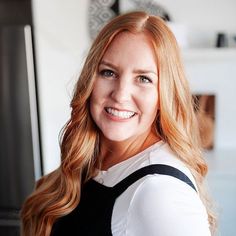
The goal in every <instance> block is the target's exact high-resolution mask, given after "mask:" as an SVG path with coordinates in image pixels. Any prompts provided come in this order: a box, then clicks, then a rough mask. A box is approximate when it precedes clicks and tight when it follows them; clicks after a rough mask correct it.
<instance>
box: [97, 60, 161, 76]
mask: <svg viewBox="0 0 236 236" xmlns="http://www.w3.org/2000/svg"><path fill="white" fill-rule="evenodd" d="M100 65H105V66H109V67H111V68H114V69H115V70H118V69H119V68H118V67H117V66H115V65H113V64H112V63H110V62H106V61H101V63H100V64H99V66H100ZM133 72H134V73H135V74H148V73H152V74H154V75H156V76H157V73H156V72H154V71H152V70H144V69H137V70H134V71H133Z"/></svg>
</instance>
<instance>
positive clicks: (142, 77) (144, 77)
mask: <svg viewBox="0 0 236 236" xmlns="http://www.w3.org/2000/svg"><path fill="white" fill-rule="evenodd" d="M138 79H139V82H140V83H144V84H147V83H152V80H151V79H150V78H148V77H147V76H144V75H140V76H139V78H138Z"/></svg>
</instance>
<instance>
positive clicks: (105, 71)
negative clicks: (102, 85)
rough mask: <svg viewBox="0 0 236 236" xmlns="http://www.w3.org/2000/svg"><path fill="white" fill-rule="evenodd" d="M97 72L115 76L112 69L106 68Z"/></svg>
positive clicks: (102, 74)
mask: <svg viewBox="0 0 236 236" xmlns="http://www.w3.org/2000/svg"><path fill="white" fill-rule="evenodd" d="M99 74H100V75H101V76H103V77H115V76H116V75H115V73H114V72H113V71H112V70H108V69H105V70H101V71H100V72H99Z"/></svg>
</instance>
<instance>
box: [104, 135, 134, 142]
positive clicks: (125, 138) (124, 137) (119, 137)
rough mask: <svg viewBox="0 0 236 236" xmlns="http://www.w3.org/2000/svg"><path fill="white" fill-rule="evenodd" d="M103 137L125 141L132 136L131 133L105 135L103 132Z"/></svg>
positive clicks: (115, 140)
mask: <svg viewBox="0 0 236 236" xmlns="http://www.w3.org/2000/svg"><path fill="white" fill-rule="evenodd" d="M103 135H104V137H105V138H106V139H108V140H110V141H114V142H122V141H125V140H127V139H130V138H131V137H132V135H127V134H125V135H124V134H120V135H119V134H116V135H114V134H110V135H106V134H103Z"/></svg>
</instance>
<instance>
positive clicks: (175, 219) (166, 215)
mask: <svg viewBox="0 0 236 236" xmlns="http://www.w3.org/2000/svg"><path fill="white" fill-rule="evenodd" d="M193 229H194V230H193ZM127 230H131V231H136V232H135V233H134V235H137V236H138V235H144V234H146V235H150V236H151V235H166V236H174V235H175V236H180V235H181V236H185V235H202V236H206V235H210V232H209V226H208V220H207V213H206V210H205V207H204V205H203V204H202V202H201V200H200V198H199V196H198V194H197V193H196V192H195V191H194V190H193V189H192V188H191V187H190V186H188V185H187V184H186V183H184V182H182V181H180V180H178V179H176V178H174V177H171V176H164V175H156V174H155V175H149V176H147V177H146V178H145V179H144V181H143V182H142V183H141V184H140V185H139V186H138V188H137V189H136V191H135V193H134V195H133V198H132V200H131V204H130V207H129V212H128V229H127Z"/></svg>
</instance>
